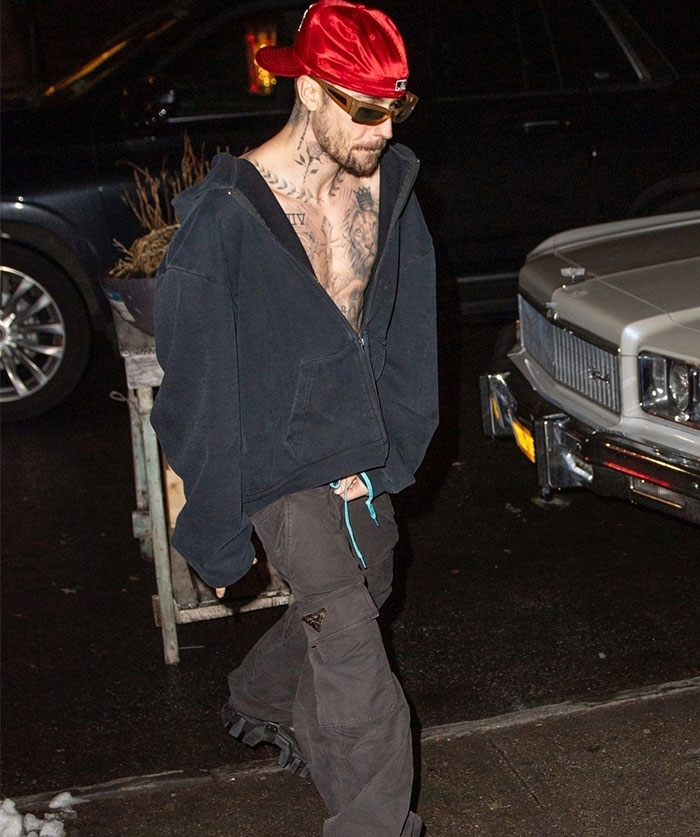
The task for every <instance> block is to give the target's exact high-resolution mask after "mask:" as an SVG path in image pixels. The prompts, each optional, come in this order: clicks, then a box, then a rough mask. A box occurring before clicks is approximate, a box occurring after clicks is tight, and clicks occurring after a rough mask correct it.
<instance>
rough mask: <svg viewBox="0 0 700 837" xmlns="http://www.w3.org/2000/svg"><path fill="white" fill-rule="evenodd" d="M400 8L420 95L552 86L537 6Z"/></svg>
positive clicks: (520, 1) (508, 1)
mask: <svg viewBox="0 0 700 837" xmlns="http://www.w3.org/2000/svg"><path fill="white" fill-rule="evenodd" d="M383 5H384V6H387V5H388V4H383ZM403 5H404V8H401V6H400V4H397V7H396V13H395V18H396V20H397V22H398V25H399V28H400V29H401V32H402V33H403V35H404V37H405V40H406V43H407V47H408V53H409V58H410V62H411V84H412V85H413V86H415V87H416V90H417V91H418V92H419V93H421V92H423V93H426V92H428V91H429V92H430V93H431V94H433V95H435V96H438V97H440V98H443V97H444V98H450V97H462V96H484V95H494V94H496V95H499V94H513V93H516V94H517V93H522V92H523V91H527V90H534V89H540V88H543V87H544V88H549V87H553V86H556V72H555V65H554V61H553V58H552V55H551V48H550V45H549V43H548V41H547V37H546V30H545V27H544V25H543V18H542V14H541V11H540V9H539V7H538V2H537V0H490V2H488V3H475V2H474V0H452V2H441V3H439V4H435V5H433V4H427V3H426V4H421V6H420V7H417V4H410V6H411V8H410V10H409V9H408V8H406V6H408V5H409V4H403ZM389 11H390V13H392V14H393V13H394V11H393V9H389Z"/></svg>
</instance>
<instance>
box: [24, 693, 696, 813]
mask: <svg viewBox="0 0 700 837" xmlns="http://www.w3.org/2000/svg"><path fill="white" fill-rule="evenodd" d="M693 691H700V677H694V678H690V679H687V680H677V681H674V682H670V683H663V684H660V685H657V686H649V687H645V688H639V689H630V690H626V691H622V692H617V693H615V694H613V695H610V696H607V697H601V698H599V699H593V700H586V701H564V702H562V703H554V704H549V705H547V706H541V707H535V708H533V709H522V710H518V711H517V712H509V713H506V714H503V715H496V716H493V717H491V718H483V719H478V720H474V721H461V722H457V723H452V724H441V725H438V726H433V727H427V728H426V729H424V730H422V731H421V735H420V740H421V742H422V743H423V744H429V743H432V742H438V741H451V740H454V739H459V738H466V737H468V736H472V735H478V734H481V733H485V732H495V731H500V730H505V729H512V728H515V727H523V726H528V725H538V724H542V723H544V722H545V721H549V720H556V719H560V718H567V717H572V716H575V715H581V714H588V713H592V712H597V711H599V710H602V709H608V708H610V707H613V706H620V705H623V704H625V703H636V702H638V701H646V700H654V699H660V698H664V697H667V696H668V695H671V694H679V693H683V692H693ZM282 772H285V771H284V768H282V767H279V766H278V764H277V762H276V760H270V761H265V762H262V763H260V764H259V765H256V766H253V767H244V768H240V767H236V766H235V765H224V766H222V767H218V768H214V769H213V770H208V771H207V770H168V771H165V772H163V773H151V774H146V775H143V776H130V777H126V778H122V779H113V780H112V781H110V782H102V783H99V784H95V785H87V786H84V787H76V788H67V789H62V790H60V791H55V790H54V791H50V792H45V793H38V794H33V795H32V796H24V797H14V802H15V804H16V806H17V808H18V809H21V810H22V811H39V810H47V809H48V806H49V802H51V800H53V799H55V797H56V796H57V795H58V794H59V793H63V792H69V793H70V794H71V797H72V800H71V805H73V806H76V805H82V804H86V803H89V802H96V801H98V800H102V799H114V798H119V797H123V796H127V795H132V794H140V793H148V792H150V791H159V790H167V789H172V790H175V789H177V788H184V787H193V786H195V785H200V784H206V783H210V782H231V781H233V780H235V779H242V778H246V777H251V776H260V775H263V774H271V773H282Z"/></svg>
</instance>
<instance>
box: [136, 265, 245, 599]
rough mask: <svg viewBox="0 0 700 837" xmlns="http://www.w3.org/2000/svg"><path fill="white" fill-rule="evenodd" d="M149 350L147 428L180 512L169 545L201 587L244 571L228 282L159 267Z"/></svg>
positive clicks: (220, 584) (232, 323) (220, 583)
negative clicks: (159, 375)
mask: <svg viewBox="0 0 700 837" xmlns="http://www.w3.org/2000/svg"><path fill="white" fill-rule="evenodd" d="M155 323H156V354H157V357H158V361H159V363H160V365H161V367H162V368H163V372H164V375H163V383H162V385H161V387H160V389H159V391H158V395H157V396H156V400H155V404H154V406H153V410H152V412H151V423H152V424H153V427H154V428H155V431H156V434H157V435H158V439H159V440H160V443H161V446H162V448H163V451H164V453H165V456H166V457H167V459H168V462H169V463H170V465H171V466H172V468H173V470H174V471H175V472H176V473H177V474H178V475H179V476H180V477H181V478H182V480H183V483H184V489H185V498H186V502H185V506H184V508H183V509H182V511H181V512H180V514H179V515H178V518H177V523H176V526H175V532H174V534H173V545H174V546H175V547H176V548H177V550H178V551H179V552H180V553H181V554H182V555H183V557H184V558H185V560H186V561H187V562H188V563H189V564H190V565H191V566H192V567H193V569H194V570H195V571H196V572H197V573H198V574H199V575H200V577H201V578H202V579H203V580H204V581H205V582H206V583H207V584H209V585H210V586H211V587H225V586H228V585H229V584H233V583H234V582H235V581H236V580H238V579H239V578H241V577H242V576H243V575H244V574H245V573H246V572H247V571H248V569H249V568H250V566H251V564H252V561H253V556H254V550H253V547H252V545H251V543H250V536H251V532H252V525H251V523H250V521H249V520H248V518H247V517H245V516H244V515H243V513H242V508H241V471H240V463H241V430H240V416H239V395H238V374H237V353H236V318H235V310H234V301H233V299H232V296H231V293H230V289H229V287H228V285H226V284H223V283H221V282H217V281H213V280H211V279H209V278H208V277H205V276H202V275H199V274H197V273H194V272H192V271H190V270H185V269H183V268H181V267H176V266H163V267H161V271H160V272H159V277H158V286H157V291H156V311H155Z"/></svg>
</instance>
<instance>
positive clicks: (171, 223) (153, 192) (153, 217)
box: [109, 134, 209, 279]
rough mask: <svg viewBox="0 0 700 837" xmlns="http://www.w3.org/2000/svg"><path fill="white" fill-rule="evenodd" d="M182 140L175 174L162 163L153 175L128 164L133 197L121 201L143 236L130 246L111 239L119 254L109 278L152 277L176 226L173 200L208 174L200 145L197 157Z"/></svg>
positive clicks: (185, 141)
mask: <svg viewBox="0 0 700 837" xmlns="http://www.w3.org/2000/svg"><path fill="white" fill-rule="evenodd" d="M183 141H184V151H183V154H182V160H181V161H180V170H179V171H176V172H173V171H168V169H167V168H166V165H165V160H164V161H163V165H162V166H161V170H160V172H158V174H156V175H153V174H151V172H150V171H149V170H148V169H146V168H142V167H141V166H137V165H136V164H135V163H128V165H129V166H131V168H132V169H133V173H134V182H135V184H136V189H135V194H132V193H130V192H125V193H124V194H123V195H122V200H123V201H124V203H125V204H126V205H127V206H128V207H129V208H130V209H131V211H132V212H133V213H134V215H135V216H136V218H137V220H138V222H139V224H140V225H141V226H142V227H143V229H145V230H147V233H146V235H144V236H141V237H140V238H137V239H136V241H134V242H133V244H132V245H131V246H130V247H125V246H124V245H123V244H122V243H121V242H120V241H117V240H116V239H115V240H114V246H115V247H116V248H117V249H118V250H119V251H120V252H121V253H122V254H123V255H122V257H121V258H120V259H119V260H118V261H117V263H116V264H115V265H114V267H113V268H112V269H111V270H110V271H109V275H110V276H115V277H117V278H119V279H125V278H129V277H138V276H152V275H153V274H154V273H155V271H156V270H157V268H158V265H159V264H160V262H161V259H162V258H163V253H165V250H166V248H167V246H168V244H169V243H170V239H171V238H172V237H173V235H174V233H175V231H176V230H177V228H178V227H179V225H180V224H179V220H178V218H177V216H176V214H175V210H174V209H173V206H172V200H173V198H174V197H175V196H176V195H179V194H180V192H182V191H184V190H185V189H187V188H188V187H190V186H192V185H193V184H194V183H197V182H198V181H200V180H202V179H203V178H204V176H205V175H206V173H207V172H208V171H209V161H208V160H207V159H206V158H205V156H204V146H203V145H202V148H201V150H200V152H199V154H195V152H194V149H193V148H192V141H191V140H190V138H189V136H188V135H187V134H185V135H184V137H183Z"/></svg>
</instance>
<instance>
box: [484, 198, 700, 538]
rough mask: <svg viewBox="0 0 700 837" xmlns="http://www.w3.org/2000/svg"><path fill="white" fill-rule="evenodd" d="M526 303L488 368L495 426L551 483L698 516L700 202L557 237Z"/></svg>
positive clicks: (487, 424) (538, 265) (489, 420)
mask: <svg viewBox="0 0 700 837" xmlns="http://www.w3.org/2000/svg"><path fill="white" fill-rule="evenodd" d="M518 303H519V317H520V318H519V322H518V324H517V325H518V334H517V342H516V344H515V346H513V348H512V349H511V351H510V352H509V353H508V359H507V363H506V364H505V366H506V367H507V368H504V369H496V370H493V371H491V372H489V373H488V374H485V375H483V376H482V377H481V381H480V383H481V402H482V414H483V421H484V431H485V433H486V434H487V435H489V436H494V437H495V436H504V435H508V436H514V437H515V441H516V442H517V444H518V446H519V447H520V448H521V450H522V451H523V452H524V454H525V455H526V456H527V457H528V458H529V459H530V460H531V461H532V462H533V463H534V464H535V465H536V468H537V475H538V479H539V483H540V485H541V487H542V490H543V492H544V493H545V494H547V493H550V492H551V491H552V490H554V489H564V488H570V487H576V486H583V487H587V488H590V489H592V490H593V491H596V492H597V493H599V494H603V495H610V496H616V497H621V498H624V499H626V500H630V501H631V502H637V503H641V504H644V505H649V506H652V507H654V508H656V509H659V510H661V511H665V512H667V513H669V514H673V515H676V516H679V517H681V518H684V519H686V520H688V521H692V522H694V523H700V212H684V213H677V214H674V215H663V216H657V217H653V218H640V219H634V220H626V221H619V222H616V223H610V224H601V225H598V226H592V227H583V228H581V229H575V230H571V231H569V232H565V233H561V234H559V235H556V236H553V237H551V238H549V239H547V240H546V241H545V242H543V243H542V244H541V245H540V246H539V247H537V248H536V249H535V250H533V251H532V252H531V253H530V254H529V256H528V257H527V260H526V263H525V265H524V267H523V268H522V270H521V272H520V277H519V293H518Z"/></svg>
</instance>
